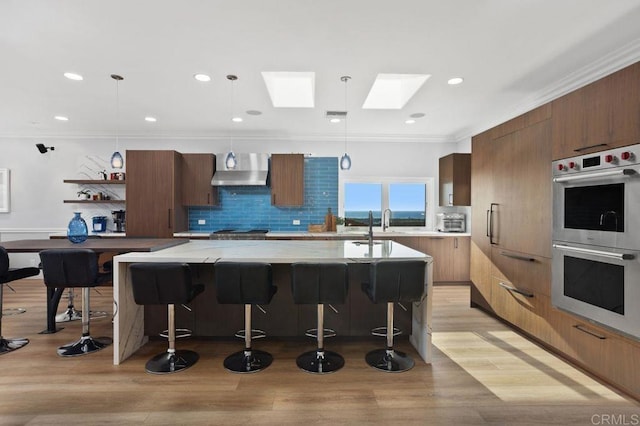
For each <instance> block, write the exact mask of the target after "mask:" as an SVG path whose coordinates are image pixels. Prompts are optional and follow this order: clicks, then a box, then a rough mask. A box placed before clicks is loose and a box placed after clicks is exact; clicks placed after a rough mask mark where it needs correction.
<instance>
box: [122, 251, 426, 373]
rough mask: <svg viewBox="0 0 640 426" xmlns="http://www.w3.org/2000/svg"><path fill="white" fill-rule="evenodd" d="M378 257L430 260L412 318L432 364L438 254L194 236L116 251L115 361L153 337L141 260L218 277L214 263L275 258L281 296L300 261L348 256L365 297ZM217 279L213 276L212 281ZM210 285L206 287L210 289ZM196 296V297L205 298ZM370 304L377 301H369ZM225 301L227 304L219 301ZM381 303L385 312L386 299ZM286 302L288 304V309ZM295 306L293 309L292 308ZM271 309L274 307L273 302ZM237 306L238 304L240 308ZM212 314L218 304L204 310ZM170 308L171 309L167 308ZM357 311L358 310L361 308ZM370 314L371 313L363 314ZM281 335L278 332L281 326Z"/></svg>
mask: <svg viewBox="0 0 640 426" xmlns="http://www.w3.org/2000/svg"><path fill="white" fill-rule="evenodd" d="M378 259H396V260H402V259H424V260H425V268H426V274H425V283H424V289H425V290H424V293H423V297H422V299H421V300H420V302H416V303H413V304H412V305H413V306H412V307H411V308H412V310H411V319H410V328H411V334H410V337H409V339H410V341H411V343H412V344H413V346H414V347H415V348H416V349H417V351H418V352H419V354H420V356H421V357H422V358H423V360H424V361H425V362H427V363H429V362H430V361H431V301H432V300H431V299H432V298H431V288H432V258H431V256H428V255H426V254H424V253H421V252H419V251H416V250H413V249H411V248H408V247H406V246H403V245H401V244H398V243H396V242H393V241H374V244H371V245H370V244H368V243H367V241H351V240H349V241H265V240H210V241H190V242H189V243H186V244H182V245H179V246H176V247H171V248H167V249H165V250H160V251H156V252H153V253H127V254H122V255H119V256H115V257H114V258H113V260H114V312H115V315H114V321H113V327H114V331H113V339H114V348H113V362H114V364H116V365H117V364H120V363H121V362H122V361H124V360H125V359H127V358H128V357H129V356H131V355H132V354H133V353H134V352H135V351H137V350H138V349H139V348H140V347H141V346H142V345H144V344H145V343H146V342H147V340H148V337H147V335H145V334H146V333H145V307H142V306H139V305H136V303H135V301H134V300H133V293H132V290H131V283H130V282H129V278H128V273H127V267H128V265H129V264H131V263H136V262H184V263H189V264H190V265H191V266H192V269H194V271H195V273H196V274H197V275H198V277H199V278H200V279H202V278H203V277H207V276H208V275H211V276H213V274H212V273H211V272H212V271H213V270H214V265H215V263H216V262H218V261H220V260H225V261H238V262H269V263H271V264H272V265H274V283H275V284H276V285H278V287H279V291H278V294H277V295H276V297H278V296H281V299H284V300H286V299H287V298H288V299H290V298H291V296H290V293H291V291H290V283H289V266H290V265H291V263H294V262H304V261H309V262H322V261H344V262H347V263H348V264H349V270H350V276H353V279H352V283H351V288H350V291H349V293H350V295H352V296H355V297H364V295H363V294H362V291H361V290H360V286H359V285H357V286H356V282H357V281H358V280H360V277H361V276H363V271H366V269H367V268H366V265H367V264H368V263H370V262H372V261H375V260H378ZM211 281H212V280H211ZM204 284H205V286H206V287H209V288H213V287H214V286H213V282H210V281H209V279H205V282H204ZM206 293H207V290H205V293H204V294H206ZM201 296H203V295H200V296H199V297H198V298H196V299H195V300H194V302H196V301H197V300H198V299H199V298H201ZM369 304H370V305H373V304H371V303H370V302H369ZM218 306H222V305H218ZM375 306H380V307H381V309H382V311H383V312H384V311H385V309H386V308H385V307H384V304H380V305H375ZM283 307H284V308H283ZM287 307H288V308H289V309H291V310H292V312H291V313H289V312H287V309H286V308H287ZM267 308H268V307H267ZM236 310H237V309H236ZM273 310H274V311H277V312H276V313H277V314H278V315H279V316H280V317H282V316H285V317H286V316H287V315H288V316H289V320H290V321H296V320H297V316H298V314H297V312H298V311H297V310H295V311H294V305H291V304H284V305H282V306H279V307H278V309H275V308H274V309H273ZM203 311H205V313H206V314H211V311H215V308H211V307H208V309H203ZM165 312H166V309H165ZM355 313H356V314H357V312H355ZM357 317H358V318H359V317H366V315H357ZM276 335H277V331H276Z"/></svg>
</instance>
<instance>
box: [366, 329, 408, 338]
mask: <svg viewBox="0 0 640 426" xmlns="http://www.w3.org/2000/svg"><path fill="white" fill-rule="evenodd" d="M401 334H402V330H400V329H399V328H397V327H393V337H395V336H399V335H401ZM371 335H372V336H378V337H387V327H376V328H372V329H371Z"/></svg>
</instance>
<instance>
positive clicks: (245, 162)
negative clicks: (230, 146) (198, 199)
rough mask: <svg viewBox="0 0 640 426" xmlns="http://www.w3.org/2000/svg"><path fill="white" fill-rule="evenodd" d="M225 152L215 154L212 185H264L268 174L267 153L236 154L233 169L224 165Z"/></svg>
mask: <svg viewBox="0 0 640 426" xmlns="http://www.w3.org/2000/svg"><path fill="white" fill-rule="evenodd" d="M225 157H226V154H216V171H215V173H214V174H213V178H212V179H211V185H212V186H265V185H267V175H268V174H269V154H255V153H251V154H244V153H238V154H236V161H237V165H236V168H235V169H233V170H229V169H227V167H226V165H225Z"/></svg>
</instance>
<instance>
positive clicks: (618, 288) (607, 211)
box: [551, 144, 640, 339]
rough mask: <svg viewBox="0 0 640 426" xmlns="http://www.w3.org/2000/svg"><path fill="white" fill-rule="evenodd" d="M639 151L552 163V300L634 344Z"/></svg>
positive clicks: (639, 290) (639, 300)
mask: <svg viewBox="0 0 640 426" xmlns="http://www.w3.org/2000/svg"><path fill="white" fill-rule="evenodd" d="M638 155H640V144H639V145H632V146H628V147H624V148H616V149H613V150H609V151H605V152H600V153H596V154H587V155H581V156H576V157H572V158H567V159H563V160H558V161H554V162H553V164H552V166H553V251H552V257H553V259H552V274H551V275H552V288H551V300H552V303H553V304H554V306H556V307H558V308H560V309H563V310H565V311H568V312H571V313H574V314H577V315H579V316H581V317H583V318H585V319H587V320H589V321H592V322H595V323H598V324H600V325H603V326H606V327H609V328H611V329H614V330H617V331H619V332H622V333H624V334H626V335H628V336H631V337H633V338H636V339H640V306H639V304H640V285H639V283H640V259H639V257H640V215H639V214H638V209H639V208H640V164H639V160H638Z"/></svg>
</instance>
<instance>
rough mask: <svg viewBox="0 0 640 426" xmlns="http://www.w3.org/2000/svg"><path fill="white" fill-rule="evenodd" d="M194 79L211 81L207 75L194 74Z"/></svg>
mask: <svg viewBox="0 0 640 426" xmlns="http://www.w3.org/2000/svg"><path fill="white" fill-rule="evenodd" d="M193 78H195V79H196V80H198V81H202V82H207V81H211V77H209V76H208V75H207V74H194V75H193Z"/></svg>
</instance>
